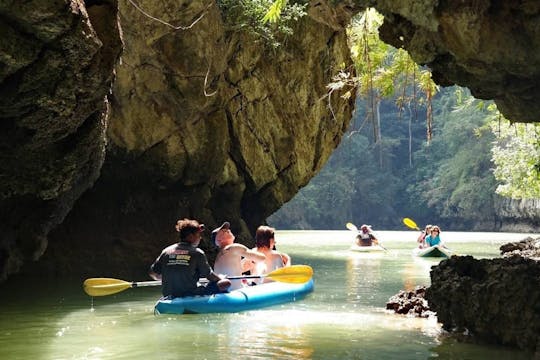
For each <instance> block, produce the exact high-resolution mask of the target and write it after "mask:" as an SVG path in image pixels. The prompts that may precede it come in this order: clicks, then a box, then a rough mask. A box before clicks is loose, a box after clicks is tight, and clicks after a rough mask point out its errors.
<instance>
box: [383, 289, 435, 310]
mask: <svg viewBox="0 0 540 360" xmlns="http://www.w3.org/2000/svg"><path fill="white" fill-rule="evenodd" d="M426 289H427V288H426V287H425V286H417V287H415V288H414V290H412V291H407V290H400V291H399V292H398V293H397V294H396V295H394V296H392V297H391V298H390V299H388V302H387V303H386V310H392V311H393V312H395V313H396V314H400V315H408V316H413V317H424V318H427V317H430V316H434V315H435V313H434V312H433V311H431V309H430V308H429V304H428V302H427V300H426V298H425V297H426Z"/></svg>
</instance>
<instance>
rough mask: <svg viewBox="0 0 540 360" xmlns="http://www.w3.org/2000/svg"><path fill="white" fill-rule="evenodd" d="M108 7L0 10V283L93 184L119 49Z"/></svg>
mask: <svg viewBox="0 0 540 360" xmlns="http://www.w3.org/2000/svg"><path fill="white" fill-rule="evenodd" d="M116 9H117V6H116V3H115V2H114V1H101V2H100V4H99V5H97V4H96V5H92V6H88V7H85V6H84V4H83V3H82V2H79V1H24V2H21V1H2V2H1V3H0V15H1V16H0V29H1V32H2V36H1V40H0V83H1V86H0V128H1V132H0V148H1V150H0V219H1V220H0V281H1V280H3V279H5V277H6V275H7V274H9V273H14V272H17V271H18V270H19V268H20V267H21V266H22V264H23V263H24V261H27V260H36V259H38V258H39V257H40V256H41V255H42V254H43V252H44V251H45V249H46V248H47V242H48V241H47V234H48V232H49V231H50V230H51V229H52V228H53V227H54V226H56V225H58V224H59V223H61V222H62V220H63V218H64V216H65V215H66V214H67V213H68V212H69V211H70V210H71V207H72V205H73V203H74V201H75V200H76V199H77V198H78V197H79V196H80V195H81V193H82V192H83V191H85V190H86V189H88V188H89V187H90V186H91V185H92V184H93V182H94V180H95V179H96V178H97V176H98V174H99V170H100V168H101V165H102V162H103V158H104V155H105V143H106V141H105V131H106V124H107V111H108V105H107V100H106V95H107V93H108V92H109V89H110V85H111V81H112V79H113V67H114V65H115V63H116V61H117V58H118V56H119V54H120V51H121V41H120V36H119V28H118V26H117V16H116V15H117V12H116Z"/></svg>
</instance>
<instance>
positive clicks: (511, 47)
mask: <svg viewBox="0 0 540 360" xmlns="http://www.w3.org/2000/svg"><path fill="white" fill-rule="evenodd" d="M357 3H362V4H363V3H364V2H363V1H358V2H357ZM368 3H370V4H371V5H372V6H374V7H376V8H377V9H378V10H379V11H380V12H381V13H382V14H383V15H385V21H384V25H383V26H382V28H381V39H382V40H383V41H385V42H387V43H389V44H392V45H393V46H395V47H398V48H399V47H404V48H405V49H407V51H408V52H409V53H410V54H411V56H412V57H413V59H414V60H415V61H416V62H417V63H419V64H425V65H427V66H428V67H429V68H430V69H431V70H432V73H433V79H434V80H435V82H436V83H437V84H440V85H442V86H450V85H455V84H456V85H460V86H464V87H467V88H469V89H470V90H471V92H472V94H473V95H474V96H475V97H476V98H479V99H493V100H495V103H496V104H497V107H498V108H499V110H500V111H501V112H502V113H503V114H504V115H505V116H506V117H507V118H508V119H511V120H512V121H516V122H536V121H538V119H539V116H538V114H540V102H539V101H538V100H537V99H539V98H540V88H539V87H538V86H537V84H538V83H540V51H538V49H539V48H540V26H539V25H540V3H539V2H538V1H495V0H478V1H434V0H419V1H393V0H384V1H368Z"/></svg>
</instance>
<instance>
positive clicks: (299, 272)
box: [265, 265, 313, 284]
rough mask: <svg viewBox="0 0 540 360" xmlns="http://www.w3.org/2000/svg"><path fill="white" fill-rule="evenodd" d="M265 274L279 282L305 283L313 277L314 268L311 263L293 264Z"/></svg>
mask: <svg viewBox="0 0 540 360" xmlns="http://www.w3.org/2000/svg"><path fill="white" fill-rule="evenodd" d="M265 276H266V277H269V278H270V279H272V280H275V281H279V282H285V283H291V284H303V283H305V282H308V281H309V280H310V279H311V278H312V277H313V269H312V268H311V266H309V265H291V266H287V267H282V268H279V269H277V270H274V271H272V272H271V273H269V274H267V275H265Z"/></svg>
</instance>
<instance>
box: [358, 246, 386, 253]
mask: <svg viewBox="0 0 540 360" xmlns="http://www.w3.org/2000/svg"><path fill="white" fill-rule="evenodd" d="M349 250H351V251H357V252H379V251H385V249H384V248H383V247H382V246H379V245H371V246H358V245H356V244H354V245H351V247H350V248H349Z"/></svg>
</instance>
